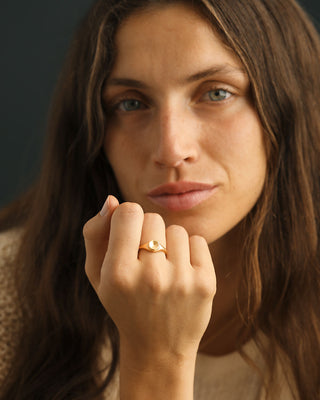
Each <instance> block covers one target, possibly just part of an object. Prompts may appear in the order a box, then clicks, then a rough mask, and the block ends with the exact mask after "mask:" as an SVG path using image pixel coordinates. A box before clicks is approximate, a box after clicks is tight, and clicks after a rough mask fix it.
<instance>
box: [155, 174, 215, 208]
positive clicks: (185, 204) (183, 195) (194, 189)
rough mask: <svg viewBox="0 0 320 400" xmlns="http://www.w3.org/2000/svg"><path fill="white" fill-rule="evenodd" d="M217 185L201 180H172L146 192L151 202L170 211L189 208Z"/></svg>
mask: <svg viewBox="0 0 320 400" xmlns="http://www.w3.org/2000/svg"><path fill="white" fill-rule="evenodd" d="M216 188H217V186H215V185H210V184H206V183H201V182H185V181H181V182H174V183H167V184H164V185H160V186H157V187H156V188H154V189H152V190H151V191H150V192H149V193H148V198H149V199H150V200H151V202H152V203H154V204H156V205H158V206H160V207H162V208H166V209H167V210H171V211H184V210H189V209H191V208H193V207H195V206H197V205H198V204H200V203H202V202H203V201H205V200H206V199H208V198H209V197H210V196H211V195H212V194H213V192H214V191H215V190H216Z"/></svg>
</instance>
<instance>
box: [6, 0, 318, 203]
mask: <svg viewBox="0 0 320 400" xmlns="http://www.w3.org/2000/svg"><path fill="white" fill-rule="evenodd" d="M91 3H92V0H54V1H52V2H48V1H43V0H30V1H25V0H19V1H13V0H1V6H0V44H1V58H0V60H1V62H0V79H1V92H0V93H1V96H0V99H1V100H0V101H1V104H0V110H1V114H0V115H1V119H0V123H1V126H0V135H1V141H0V207H2V206H4V205H5V204H6V203H7V202H9V201H11V200H13V199H14V198H15V197H16V196H17V195H18V194H19V193H21V192H22V191H23V190H24V189H25V188H26V187H27V186H28V185H29V184H30V182H32V179H33V177H34V176H35V175H36V173H37V170H38V168H39V163H40V158H41V148H42V144H43V134H44V129H45V123H46V117H47V109H48V106H49V103H50V99H51V94H52V91H53V88H54V86H55V82H56V79H57V76H58V73H59V69H60V67H61V65H62V62H63V59H64V55H65V53H66V51H67V48H68V44H69V42H70V39H71V36H72V33H73V31H74V28H75V27H76V25H77V24H78V22H79V21H80V19H81V17H82V16H83V15H84V13H85V11H86V10H87V9H88V8H89V7H90V5H91ZM301 4H302V5H303V7H304V8H305V9H306V10H307V11H308V12H309V14H310V15H311V16H312V18H313V20H314V22H315V24H316V25H317V27H318V29H319V28H320V0H301Z"/></svg>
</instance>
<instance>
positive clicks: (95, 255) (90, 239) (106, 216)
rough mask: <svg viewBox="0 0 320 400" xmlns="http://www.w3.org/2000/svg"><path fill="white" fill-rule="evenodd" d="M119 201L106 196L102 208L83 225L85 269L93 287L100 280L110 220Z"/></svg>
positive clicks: (95, 286)
mask: <svg viewBox="0 0 320 400" xmlns="http://www.w3.org/2000/svg"><path fill="white" fill-rule="evenodd" d="M118 205H119V202H118V200H117V199H116V198H115V197H114V196H111V195H110V196H108V197H107V200H106V201H105V203H104V205H103V207H102V210H101V211H100V213H98V214H97V215H96V216H94V217H93V218H91V219H89V221H87V222H86V224H85V225H84V227H83V237H84V243H85V248H86V263H85V271H86V274H87V276H88V279H89V281H90V282H91V284H92V286H93V287H94V288H97V286H98V285H99V282H100V270H101V266H102V263H103V260H104V257H105V254H106V252H107V249H108V242H109V234H110V222H111V217H112V214H113V212H114V210H115V209H116V208H117V207H118Z"/></svg>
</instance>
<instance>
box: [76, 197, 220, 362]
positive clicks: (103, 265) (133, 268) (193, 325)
mask: <svg viewBox="0 0 320 400" xmlns="http://www.w3.org/2000/svg"><path fill="white" fill-rule="evenodd" d="M108 206H109V207H108V213H107V214H106V215H104V216H101V215H100V214H98V215H96V216H95V217H94V218H92V219H91V220H89V221H88V222H87V223H86V225H85V226H84V230H83V233H84V238H85V246H86V254H87V257H86V265H85V269H86V273H87V275H88V278H89V280H90V282H91V284H92V286H93V287H94V289H95V291H96V293H97V295H98V297H99V299H100V301H101V303H102V304H103V306H104V307H105V309H106V311H107V312H108V313H109V315H110V317H111V318H112V319H113V321H114V323H115V324H116V326H117V328H118V330H119V334H120V346H121V347H122V348H123V349H125V351H126V353H127V354H131V355H132V357H134V359H135V361H136V362H139V361H138V360H141V363H142V364H144V365H145V364H146V363H148V362H149V361H150V362H155V360H160V359H164V358H165V359H168V360H169V359H170V360H171V361H172V360H183V359H184V358H188V357H190V355H195V354H196V352H197V350H198V346H199V343H200V340H201V338H202V336H203V333H204V331H205V329H206V327H207V325H208V323H209V319H210V316H211V307H212V300H213V297H214V294H215V290H216V280H215V273H214V267H213V264H212V259H211V255H210V252H209V249H208V246H207V243H206V241H205V239H204V238H202V237H200V236H191V237H189V236H188V234H187V232H186V230H185V229H184V228H183V227H181V226H177V225H172V226H169V227H167V228H166V227H165V223H164V221H163V219H162V217H161V216H160V215H159V214H151V213H146V214H144V213H143V210H142V208H141V207H140V206H139V205H138V204H135V203H123V204H121V205H119V203H118V201H117V200H116V199H115V198H114V197H113V196H109V198H108ZM150 240H157V241H159V242H160V243H161V244H162V245H163V246H165V247H166V248H167V255H165V254H164V253H163V252H159V253H150V252H148V251H146V250H140V251H139V246H140V244H143V243H147V242H149V241H150Z"/></svg>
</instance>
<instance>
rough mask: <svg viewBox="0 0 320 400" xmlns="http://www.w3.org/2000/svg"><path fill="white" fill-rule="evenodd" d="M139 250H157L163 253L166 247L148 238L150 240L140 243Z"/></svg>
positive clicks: (154, 251)
mask: <svg viewBox="0 0 320 400" xmlns="http://www.w3.org/2000/svg"><path fill="white" fill-rule="evenodd" d="M139 250H147V251H150V252H151V253H158V252H159V251H163V252H164V254H167V249H166V248H165V247H164V246H162V244H160V243H159V242H157V241H156V240H150V242H148V243H145V244H142V245H141V246H140V247H139Z"/></svg>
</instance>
